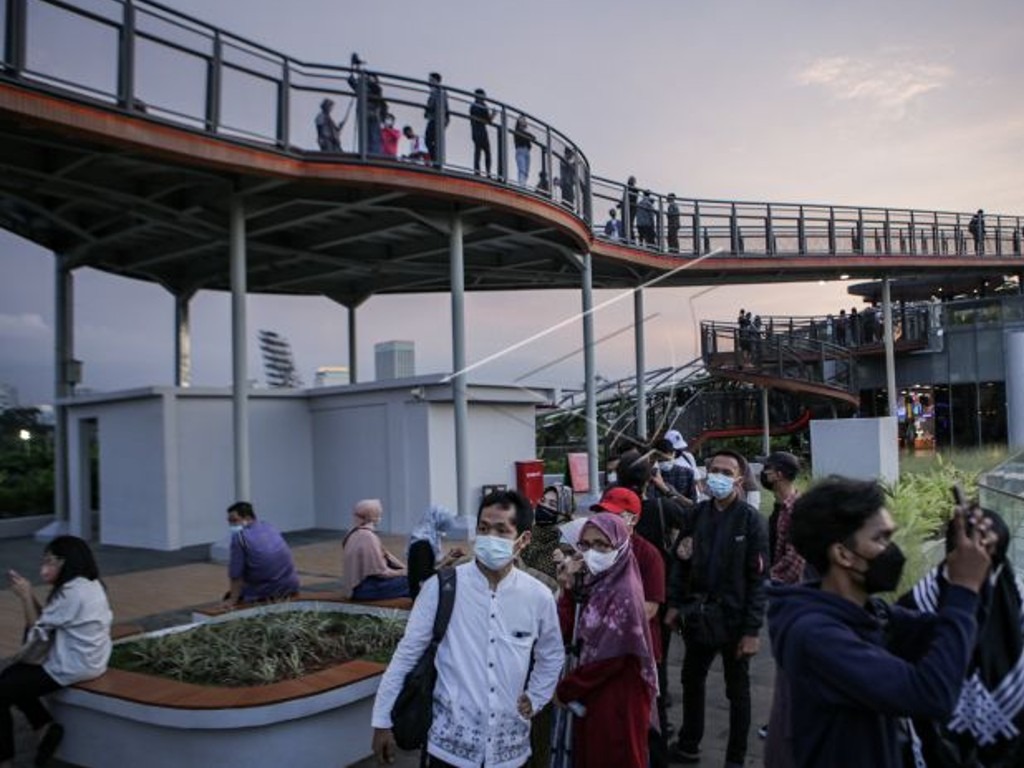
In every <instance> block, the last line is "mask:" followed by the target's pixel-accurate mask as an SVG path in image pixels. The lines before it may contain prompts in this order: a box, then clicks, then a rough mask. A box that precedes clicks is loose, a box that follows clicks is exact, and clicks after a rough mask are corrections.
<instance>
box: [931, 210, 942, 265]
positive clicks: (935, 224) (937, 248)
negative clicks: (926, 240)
mask: <svg viewBox="0 0 1024 768" xmlns="http://www.w3.org/2000/svg"><path fill="white" fill-rule="evenodd" d="M932 253H934V254H935V255H936V256H939V255H941V254H942V246H941V245H940V243H939V212H938V211H936V212H935V213H933V214H932Z"/></svg>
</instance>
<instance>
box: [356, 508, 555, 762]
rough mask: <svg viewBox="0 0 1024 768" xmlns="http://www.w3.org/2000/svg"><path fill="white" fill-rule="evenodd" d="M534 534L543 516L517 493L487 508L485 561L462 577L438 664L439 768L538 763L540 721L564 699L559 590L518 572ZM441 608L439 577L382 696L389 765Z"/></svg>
mask: <svg viewBox="0 0 1024 768" xmlns="http://www.w3.org/2000/svg"><path fill="white" fill-rule="evenodd" d="M532 525H533V509H532V508H531V507H530V503H529V502H528V501H527V500H526V499H524V498H523V497H522V496H521V495H519V494H518V493H516V492H515V491H498V492H496V493H492V494H489V495H488V496H486V497H485V498H484V500H483V501H482V502H481V503H480V509H479V511H478V512H477V525H476V540H475V542H474V552H475V559H474V561H473V562H470V563H466V564H464V565H460V566H458V567H457V568H456V580H457V583H456V588H455V605H454V608H453V609H452V617H451V621H450V623H449V624H448V631H447V632H446V633H445V636H444V639H443V640H442V641H441V644H440V646H439V647H438V651H437V659H436V661H435V665H436V667H437V684H436V685H435V687H434V720H433V723H432V725H431V727H430V733H429V735H428V737H427V753H428V755H429V763H428V765H429V766H431V768H447V767H448V766H453V767H454V768H480V766H486V768H519V767H520V766H522V765H524V764H525V763H526V761H527V760H528V759H529V757H530V718H531V717H532V716H533V714H534V713H536V712H539V711H540V710H541V708H542V707H543V706H544V705H545V704H547V702H548V700H549V699H550V698H551V696H552V694H553V693H554V690H555V685H556V683H557V682H558V677H559V674H560V673H561V670H562V663H563V660H564V650H563V646H562V636H561V630H560V629H559V625H558V612H557V610H556V607H555V600H554V597H553V596H552V594H551V590H549V589H548V588H547V587H546V586H544V584H542V583H541V582H540V581H538V580H537V579H535V578H533V577H532V576H530V575H528V574H526V573H524V572H523V571H520V570H517V569H516V568H515V567H514V565H513V559H514V557H515V556H516V555H517V554H518V553H519V552H520V551H521V550H522V549H523V548H524V547H525V546H526V545H527V544H528V543H529V541H530V528H531V527H532ZM437 602H438V580H437V577H436V576H435V577H431V578H430V579H429V580H428V581H427V582H425V583H424V585H423V588H422V591H421V592H420V595H419V597H418V598H417V599H416V603H415V604H414V605H413V609H412V613H411V614H410V616H409V623H408V624H407V626H406V629H405V636H404V637H403V638H402V641H401V642H400V643H399V644H398V648H397V649H396V650H395V654H394V656H393V657H392V658H391V663H390V664H389V665H388V668H387V671H386V672H385V673H384V677H383V678H382V679H381V682H380V687H379V688H378V689H377V699H376V701H375V702H374V706H373V728H374V731H373V751H374V754H375V755H376V756H377V761H378V763H379V764H382V765H383V764H385V763H393V762H394V760H395V754H396V747H395V741H394V736H393V735H392V733H391V725H392V723H391V709H392V707H393V706H394V703H395V699H396V698H397V697H398V693H399V691H400V690H401V688H402V683H403V681H404V680H405V676H406V674H407V673H408V672H409V670H411V669H412V668H413V667H414V666H415V664H416V662H417V661H418V660H419V658H420V656H421V655H422V654H423V651H424V650H425V649H426V648H427V646H428V645H429V643H430V637H431V632H432V629H433V624H434V614H435V613H436V611H437ZM531 659H532V661H533V668H532V670H531V668H530V664H531Z"/></svg>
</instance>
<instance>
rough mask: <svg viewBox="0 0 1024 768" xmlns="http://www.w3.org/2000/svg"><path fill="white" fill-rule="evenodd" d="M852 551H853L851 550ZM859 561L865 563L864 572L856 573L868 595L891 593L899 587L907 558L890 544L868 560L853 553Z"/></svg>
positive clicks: (894, 545) (896, 547) (892, 543)
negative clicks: (862, 578) (860, 576)
mask: <svg viewBox="0 0 1024 768" xmlns="http://www.w3.org/2000/svg"><path fill="white" fill-rule="evenodd" d="M851 551H853V550H851ZM853 554H855V555H857V557H859V558H860V559H861V560H864V561H866V562H867V564H868V567H867V570H865V571H857V573H859V574H861V575H862V576H863V577H864V589H866V590H867V593H868V594H869V595H873V594H875V593H876V592H892V591H893V590H894V589H896V587H898V586H899V583H900V577H901V576H902V575H903V564H904V563H905V562H906V561H907V558H906V557H905V556H904V555H903V550H901V549H900V548H899V547H898V546H897V545H896V542H890V544H889V546H887V547H886V548H885V549H883V550H882V552H881V554H879V555H876V556H875V557H873V558H871V559H870V560H868V558H866V557H864V555H862V554H860V552H854V553H853Z"/></svg>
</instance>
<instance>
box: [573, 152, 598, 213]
mask: <svg viewBox="0 0 1024 768" xmlns="http://www.w3.org/2000/svg"><path fill="white" fill-rule="evenodd" d="M578 156H579V155H577V157H578ZM583 178H584V179H585V180H586V181H585V183H586V186H585V187H584V189H583V220H584V221H586V222H587V228H588V229H590V228H592V227H593V226H594V188H593V186H592V185H591V183H590V163H589V162H587V163H586V164H585V165H584V166H583Z"/></svg>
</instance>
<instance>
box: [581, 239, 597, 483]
mask: <svg viewBox="0 0 1024 768" xmlns="http://www.w3.org/2000/svg"><path fill="white" fill-rule="evenodd" d="M582 273H583V274H582V281H581V282H582V288H583V391H584V394H585V397H586V403H587V406H586V412H585V413H586V420H587V477H588V478H589V479H590V492H591V493H592V494H597V493H599V492H600V490H601V486H600V483H599V482H598V475H597V380H596V375H595V370H594V351H595V349H594V270H593V265H592V263H591V257H590V252H589V251H588V252H587V253H585V254H583V270H582Z"/></svg>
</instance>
